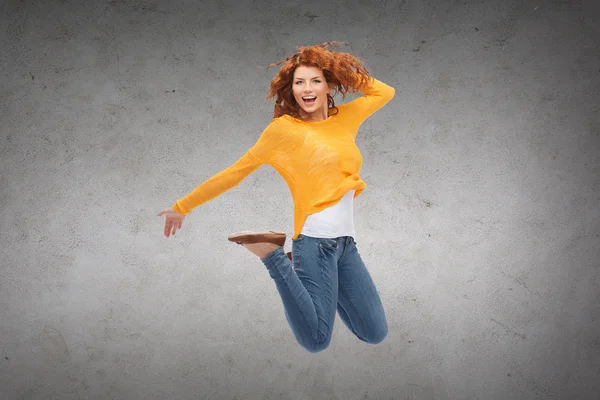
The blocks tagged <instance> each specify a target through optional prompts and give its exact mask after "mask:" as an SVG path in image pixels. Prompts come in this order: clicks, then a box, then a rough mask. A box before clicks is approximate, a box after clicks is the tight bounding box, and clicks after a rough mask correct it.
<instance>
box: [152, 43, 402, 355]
mask: <svg viewBox="0 0 600 400" xmlns="http://www.w3.org/2000/svg"><path fill="white" fill-rule="evenodd" d="M340 44H342V43H330V42H325V43H323V44H321V45H317V46H310V47H298V48H297V49H296V51H297V52H296V54H294V55H292V56H290V57H288V58H286V59H285V60H283V61H280V62H278V63H276V64H271V65H269V66H268V67H267V69H268V68H270V67H272V66H278V65H281V64H284V63H285V65H283V66H282V67H281V69H280V71H279V73H278V74H277V76H276V77H275V78H274V79H273V80H272V81H271V87H270V92H269V96H268V97H267V99H272V98H273V97H276V99H275V112H274V115H273V119H272V121H271V123H270V124H269V125H268V126H267V127H266V129H265V130H264V131H263V132H262V134H261V136H260V137H259V138H258V140H257V141H256V143H255V144H254V146H252V147H251V148H250V149H249V150H248V151H247V152H246V154H244V155H243V156H242V157H241V158H240V159H239V160H237V161H236V162H235V163H234V164H233V165H231V166H230V167H228V168H226V169H224V170H223V171H221V172H219V173H218V174H216V175H214V176H213V177H211V178H210V179H208V180H207V181H206V182H204V183H203V184H201V185H200V186H198V187H197V188H196V189H194V190H193V191H192V192H191V193H189V194H188V195H187V196H185V197H184V198H182V199H180V200H178V201H177V202H176V203H175V204H174V205H173V207H172V208H167V209H165V210H164V211H162V212H161V213H159V214H158V216H165V217H166V221H165V229H164V234H165V236H166V237H169V235H170V234H173V235H174V234H175V232H176V231H177V230H178V229H181V226H182V222H183V220H184V218H185V216H186V215H187V214H189V213H190V212H191V211H192V209H194V208H196V207H198V206H200V205H202V204H204V203H206V202H208V201H210V200H212V199H214V198H215V197H217V196H219V195H221V194H222V193H224V192H226V191H227V190H229V189H232V188H233V187H236V186H238V185H239V184H240V182H242V181H243V180H244V179H245V178H246V177H248V176H249V175H250V174H251V173H252V172H254V171H256V170H257V169H258V168H260V167H261V166H263V165H265V164H268V165H270V166H271V167H273V168H274V169H275V170H276V171H277V172H278V173H279V174H280V175H281V177H282V178H283V179H284V180H285V181H286V183H287V184H288V186H289V189H290V192H291V194H292V198H293V201H294V235H293V237H292V241H293V244H292V252H291V253H287V254H286V253H284V251H283V246H284V244H285V240H286V234H285V233H280V232H273V231H271V232H263V233H253V232H238V233H234V234H232V235H231V236H229V240H230V241H232V242H235V243H238V244H240V245H243V246H244V247H246V248H247V249H248V250H250V251H251V252H252V253H254V254H255V255H257V256H258V257H259V258H260V259H261V261H262V262H263V264H264V265H265V266H266V268H267V271H268V272H269V275H270V276H271V278H272V279H273V280H274V281H275V285H276V287H277V290H278V292H279V294H280V296H281V300H282V302H283V307H284V312H285V317H286V319H287V321H288V323H289V325H290V327H291V329H292V332H293V333H294V335H295V337H296V339H297V341H298V343H299V344H300V345H301V346H302V347H303V348H304V349H306V350H307V351H309V352H312V353H317V352H320V351H323V350H325V349H326V348H327V347H328V346H329V343H330V342H331V333H332V330H333V323H334V320H335V313H336V309H337V312H338V313H339V315H340V318H341V319H342V321H343V322H344V324H345V325H346V326H347V327H348V329H350V330H351V331H352V332H353V333H354V335H356V337H358V338H359V339H360V340H362V341H364V342H366V343H371V344H377V343H380V342H381V341H382V340H383V339H384V338H385V337H386V335H387V332H388V327H387V320H386V317H385V312H384V309H383V305H382V304H381V300H380V298H379V294H378V292H377V289H376V288H375V284H374V283H373V280H372V279H371V276H370V275H369V272H368V270H367V268H366V267H365V264H364V263H363V261H362V259H361V257H360V255H359V253H358V250H357V248H356V242H355V241H354V237H355V231H354V219H353V199H354V198H355V197H357V196H358V195H359V194H360V193H361V192H362V191H363V190H364V188H365V186H366V183H365V182H364V181H363V180H362V179H361V178H360V177H359V171H360V168H361V164H362V156H361V153H360V150H359V149H358V147H357V146H356V144H355V139H356V135H357V133H358V129H359V127H360V126H361V124H362V123H363V122H364V121H365V120H366V119H367V118H368V117H369V116H370V115H372V114H373V113H374V112H375V111H377V110H378V109H380V108H381V107H382V106H383V105H384V104H386V103H387V102H388V101H390V100H391V99H392V98H393V97H394V94H395V90H394V88H392V87H390V86H388V85H386V84H384V83H383V82H380V81H378V80H377V79H375V78H372V77H370V75H369V72H368V71H367V69H366V68H365V66H364V65H363V63H362V62H361V61H360V60H359V59H358V58H357V57H354V56H352V55H351V54H349V53H342V52H333V51H331V50H328V49H327V47H328V46H339V45H340ZM344 44H345V43H344ZM358 91H360V92H362V94H363V96H361V97H358V98H357V99H355V100H353V101H351V102H349V103H347V104H342V105H339V106H337V107H336V106H335V103H334V96H335V95H336V94H337V93H341V94H342V99H344V98H345V95H346V93H347V92H351V93H356V92H358Z"/></svg>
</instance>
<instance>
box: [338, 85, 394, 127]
mask: <svg viewBox="0 0 600 400" xmlns="http://www.w3.org/2000/svg"><path fill="white" fill-rule="evenodd" d="M362 92H363V96H361V97H359V98H357V99H355V100H353V101H351V102H349V103H348V104H347V105H346V106H347V107H348V111H349V115H354V116H355V118H356V119H357V122H358V123H359V125H360V124H362V123H363V122H364V121H365V120H366V119H367V118H369V117H370V116H371V115H372V114H373V113H375V111H377V110H379V109H380V108H381V107H383V106H384V105H385V104H386V103H387V102H389V101H390V100H391V99H392V98H394V96H395V93H396V90H395V89H394V88H393V87H391V86H389V85H386V84H385V83H383V82H381V81H380V80H377V79H375V78H373V77H371V78H370V79H369V80H368V85H367V86H366V87H365V88H364V89H363V90H362Z"/></svg>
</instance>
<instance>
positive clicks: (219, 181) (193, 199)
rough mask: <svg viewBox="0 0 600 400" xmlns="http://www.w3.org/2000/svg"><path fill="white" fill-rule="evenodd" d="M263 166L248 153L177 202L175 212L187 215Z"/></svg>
mask: <svg viewBox="0 0 600 400" xmlns="http://www.w3.org/2000/svg"><path fill="white" fill-rule="evenodd" d="M262 165H263V163H262V162H261V161H260V160H259V159H258V158H256V157H255V156H253V155H252V154H251V153H250V151H248V152H247V153H246V154H244V155H243V156H242V157H241V158H240V159H239V160H237V161H236V162H235V163H234V164H233V165H232V166H230V167H229V168H226V169H224V170H223V171H221V172H219V173H218V174H216V175H213V176H212V177H211V178H210V179H208V180H207V181H206V182H204V183H202V184H201V185H200V186H198V187H196V188H195V189H194V190H193V191H192V192H190V193H189V194H188V195H187V196H185V197H184V198H182V199H179V200H177V202H176V203H175V204H174V205H173V210H175V211H177V212H178V213H180V214H181V215H187V214H188V213H189V212H191V211H192V210H193V209H194V208H196V207H198V206H200V205H202V204H204V203H206V202H208V201H210V200H212V199H214V198H215V197H218V196H220V195H221V194H223V193H225V192H226V191H228V190H230V189H232V188H234V187H236V186H238V185H239V184H240V183H241V182H242V181H243V180H244V179H246V177H248V175H250V174H251V173H252V172H254V171H256V170H257V169H258V168H260V167H261V166H262Z"/></svg>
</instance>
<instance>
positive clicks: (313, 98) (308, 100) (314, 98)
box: [302, 96, 317, 106]
mask: <svg viewBox="0 0 600 400" xmlns="http://www.w3.org/2000/svg"><path fill="white" fill-rule="evenodd" d="M302 101H304V104H306V105H307V106H311V105H313V104H315V101H317V96H307V97H303V98H302Z"/></svg>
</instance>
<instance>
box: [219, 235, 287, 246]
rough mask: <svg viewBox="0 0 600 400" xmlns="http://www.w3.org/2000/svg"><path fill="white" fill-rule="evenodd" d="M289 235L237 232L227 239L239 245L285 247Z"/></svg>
mask: <svg viewBox="0 0 600 400" xmlns="http://www.w3.org/2000/svg"><path fill="white" fill-rule="evenodd" d="M286 238H287V235H286V234H285V233H284V232H273V231H270V232H260V233H257V232H236V233H232V234H231V235H229V237H228V238H227V239H228V240H229V241H230V242H235V243H237V244H242V245H243V244H251V243H273V244H276V245H278V246H281V247H283V245H284V244H285V239H286Z"/></svg>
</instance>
